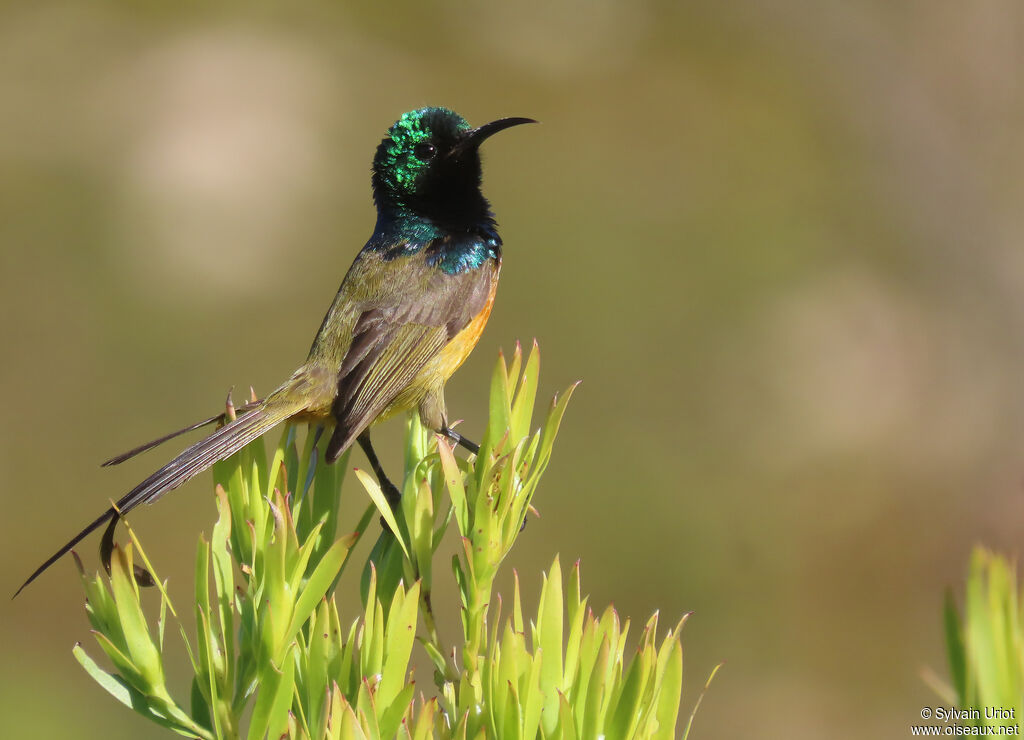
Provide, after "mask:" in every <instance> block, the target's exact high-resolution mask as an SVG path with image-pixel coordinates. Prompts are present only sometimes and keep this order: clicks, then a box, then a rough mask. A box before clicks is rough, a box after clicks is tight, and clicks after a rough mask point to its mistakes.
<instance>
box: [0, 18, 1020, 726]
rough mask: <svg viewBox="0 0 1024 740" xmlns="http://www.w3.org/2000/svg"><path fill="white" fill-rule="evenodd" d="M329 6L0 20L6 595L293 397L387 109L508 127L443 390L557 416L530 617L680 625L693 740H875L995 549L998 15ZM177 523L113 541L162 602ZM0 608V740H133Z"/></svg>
mask: <svg viewBox="0 0 1024 740" xmlns="http://www.w3.org/2000/svg"><path fill="white" fill-rule="evenodd" d="M340 5H341V4H338V3H328V2H319V3H304V4H302V6H301V7H297V4H288V5H287V6H281V7H277V6H274V5H273V4H259V6H258V7H244V6H242V5H241V4H239V5H226V6H224V7H221V8H219V9H216V10H212V9H209V8H206V9H202V8H200V7H199V4H192V3H184V4H177V3H174V4H169V3H165V4H156V3H149V4H136V3H127V2H124V3H109V4H104V3H89V4H85V3H73V2H66V3H60V2H58V3H53V2H34V3H20V4H12V3H8V4H6V5H5V6H4V7H3V9H2V10H0V307H2V314H0V316H2V321H0V347H2V353H3V359H2V362H0V388H2V389H3V402H2V408H3V424H0V478H2V480H3V493H2V496H3V502H4V516H3V524H2V533H3V534H2V537H0V559H2V562H3V563H4V568H3V573H4V578H3V584H4V585H3V588H4V589H6V590H7V591H8V592H13V590H14V589H15V588H16V587H17V585H18V584H19V583H20V582H21V580H22V579H23V578H24V576H25V575H27V573H28V572H30V571H31V569H32V568H33V567H34V566H35V565H36V564H37V563H38V562H39V561H40V560H41V559H42V558H43V557H45V556H46V555H48V554H49V553H50V552H51V551H52V550H53V549H54V548H55V547H56V546H57V545H59V544H60V543H61V542H63V541H64V539H66V537H67V536H68V535H70V534H71V533H73V532H74V531H76V530H77V528H78V527H79V526H80V525H81V524H82V523H84V522H86V521H89V520H91V518H92V517H93V516H95V515H96V514H97V513H98V512H99V511H100V510H101V509H102V508H103V507H104V506H105V503H106V502H107V501H108V500H109V499H110V498H116V497H117V496H119V495H120V494H121V493H122V492H123V491H124V490H126V489H127V488H128V487H129V486H130V485H132V484H134V483H135V482H136V481H137V480H138V479H140V478H141V477H143V476H144V475H145V474H147V473H148V472H150V469H151V468H152V467H154V466H155V465H157V464H158V463H159V462H161V461H162V460H163V459H164V458H165V456H166V455H168V454H170V453H171V452H173V450H161V451H159V452H155V453H150V454H149V455H147V456H146V457H144V458H142V459H140V460H137V461H134V462H132V463H129V464H127V465H124V466H122V467H121V468H117V469H108V470H101V469H99V467H98V466H97V463H98V462H99V461H100V460H102V459H105V458H106V457H108V456H109V455H111V454H113V453H116V452H120V451H121V450H122V449H124V448H127V447H131V446H133V445H134V444H136V443H138V442H140V441H143V440H145V439H149V438H151V437H152V436H155V435H156V434H158V433H160V432H163V431H165V430H167V429H170V428H176V427H178V426H181V425H183V424H185V423H188V422H190V421H193V420H195V419H198V418H202V417H204V416H206V415H209V414H211V413H215V412H216V411H217V409H218V408H219V407H220V404H221V403H222V399H223V397H224V394H225V391H226V390H227V388H228V387H230V386H232V385H236V386H238V387H239V388H247V387H248V385H249V384H252V385H254V386H255V387H256V388H257V389H258V390H259V391H261V392H266V391H267V390H269V389H270V388H272V387H273V386H275V385H276V384H277V383H278V382H279V381H280V380H282V379H283V378H284V377H286V376H287V374H288V373H290V372H291V370H292V369H293V368H294V367H295V366H297V364H298V363H299V362H300V361H301V360H302V358H303V357H304V355H305V351H306V350H307V348H308V345H309V342H310V340H311V339H312V336H313V334H314V332H315V329H316V327H317V326H318V324H319V321H320V319H321V317H322V315H323V312H324V311H325V310H326V308H327V306H328V304H329V303H330V300H331V298H332V297H333V295H334V292H335V290H336V289H337V286H338V283H339V282H340V280H341V277H342V276H343V274H344V271H345V270H346V269H347V267H348V265H349V263H350V262H351V260H352V257H353V256H354V254H355V253H356V251H357V250H358V248H359V247H360V246H361V245H362V243H363V241H364V240H365V238H366V237H367V236H368V234H369V232H370V229H371V227H372V223H373V209H372V205H371V202H370V197H369V164H370V158H371V155H372V152H373V149H374V147H375V146H376V144H377V142H378V141H379V140H380V137H381V136H382V134H383V132H384V131H385V129H386V128H387V126H388V125H390V123H391V122H392V121H393V120H394V119H395V118H396V117H397V116H398V115H399V114H400V113H402V112H403V111H405V110H408V109H411V108H414V107H419V106H421V105H437V104H441V105H447V106H450V107H452V108H454V109H456V110H458V111H459V112H461V113H462V114H463V115H465V116H466V117H467V118H468V119H469V120H470V121H471V122H472V123H481V122H484V121H487V120H490V119H492V118H497V117H500V116H506V115H525V116H532V117H535V118H538V119H541V120H542V121H543V125H542V126H539V127H530V128H523V129H517V130H515V131H514V132H510V133H508V134H503V135H502V136H500V137H496V138H495V139H494V140H493V141H492V142H489V143H488V144H487V147H486V162H485V185H486V193H487V195H488V196H489V197H490V199H491V201H492V203H493V205H494V207H495V210H496V212H497V214H498V217H499V221H500V223H501V226H502V234H503V236H504V238H505V243H506V250H505V254H506V259H505V266H504V271H503V277H502V285H501V289H500V291H499V297H498V302H497V305H496V308H495V311H494V314H493V317H492V319H491V323H490V326H489V327H488V329H487V331H486V333H485V334H484V337H483V339H482V341H481V343H480V345H479V348H478V349H477V351H476V353H475V354H474V356H473V357H472V358H471V359H470V361H469V362H468V363H467V364H466V365H465V366H464V367H463V369H462V370H461V371H460V372H459V374H458V375H456V376H455V379H454V380H453V382H452V383H450V385H449V407H450V408H451V409H452V411H453V413H454V414H455V415H457V416H464V417H465V418H466V420H467V421H466V423H465V426H464V429H465V430H466V431H467V433H468V434H469V435H470V436H479V433H480V429H481V428H482V424H483V414H484V410H485V406H486V385H487V381H488V376H489V373H490V368H491V366H492V363H493V361H494V358H495V356H496V353H497V351H498V348H499V347H504V348H505V349H506V350H508V349H510V348H511V346H512V345H513V343H514V342H515V340H516V339H517V338H518V339H522V340H524V341H529V340H530V339H531V338H533V337H536V338H537V339H538V340H539V341H540V343H541V346H542V348H543V357H544V359H543V371H542V384H543V386H542V387H543V390H544V392H545V394H550V393H552V392H554V391H555V390H557V389H560V388H562V387H565V386H566V385H568V384H569V383H570V382H571V381H573V380H575V379H577V378H582V379H583V381H584V383H583V386H582V387H581V388H580V390H579V392H578V395H577V396H576V398H575V399H574V401H573V404H572V405H571V406H570V410H569V414H568V417H567V420H566V422H565V424H564V427H563V431H562V435H561V437H560V440H559V444H558V446H557V448H556V454H555V458H554V460H553V462H552V465H551V468H550V469H549V472H548V474H547V477H546V479H545V481H544V483H543V484H542V487H541V489H540V491H539V492H538V496H537V499H536V504H537V506H538V508H539V509H540V511H541V514H542V518H541V519H539V520H537V521H534V522H532V523H531V524H530V526H529V527H528V529H527V530H526V532H525V533H524V535H523V537H522V538H521V540H520V544H519V546H518V548H517V549H516V550H515V551H514V552H513V554H512V556H511V558H510V560H511V565H514V566H515V567H516V568H518V570H519V572H520V574H521V575H522V577H523V581H524V585H525V587H526V593H527V594H528V595H529V598H530V600H531V602H532V601H533V600H535V599H536V594H537V590H538V587H539V575H538V573H539V570H540V569H541V568H542V567H546V566H547V565H548V564H549V563H550V562H551V559H552V558H553V557H554V555H555V554H556V553H560V554H561V557H562V559H563V562H566V563H568V562H571V561H573V560H575V559H576V558H581V559H582V562H583V576H584V587H585V589H586V590H587V591H589V592H590V593H591V594H592V599H593V603H595V604H597V605H604V604H607V603H608V602H611V601H614V603H615V605H616V607H617V608H618V609H619V611H620V613H622V614H623V615H630V616H632V617H633V618H634V619H635V620H643V619H645V618H646V617H647V615H648V614H649V613H650V612H652V611H653V610H655V609H660V610H661V614H662V616H663V619H664V620H665V621H666V622H674V621H675V619H676V618H678V616H679V615H681V614H682V613H683V612H687V611H691V610H692V611H693V612H694V615H693V617H692V619H691V621H690V622H689V623H688V625H687V627H686V629H685V631H684V646H685V649H686V674H687V676H686V687H685V704H684V707H685V708H687V709H688V708H689V707H690V706H692V704H693V702H694V701H695V699H696V697H697V695H698V693H699V690H700V688H701V686H702V685H703V683H704V680H705V678H706V676H707V675H708V673H709V672H710V671H711V669H712V668H713V666H714V665H716V664H717V663H718V662H719V661H725V662H726V665H725V667H724V668H723V670H722V671H721V672H720V673H719V675H718V677H717V679H716V681H715V683H714V684H713V685H712V688H711V690H710V692H709V693H708V694H707V697H706V699H705V701H704V703H703V705H702V707H701V709H700V712H699V713H698V715H697V718H696V721H695V725H694V735H693V736H694V737H698V738H709V739H711V738H737V737H750V738H754V737H764V738H777V737H790V738H820V737H829V738H839V739H844V738H865V737H903V736H905V735H907V734H908V726H909V725H910V724H911V723H913V722H915V721H917V719H918V716H919V712H920V708H921V707H922V706H923V705H926V704H934V703H937V699H936V697H935V695H934V694H933V693H932V692H931V691H930V690H929V689H928V688H927V686H926V685H925V683H924V682H923V681H922V678H921V675H920V674H921V671H922V669H926V668H930V669H932V670H934V671H936V672H938V673H939V674H944V673H945V660H944V655H943V650H942V636H941V623H940V606H941V599H942V592H943V589H944V588H945V587H946V586H947V585H953V586H956V584H958V583H959V582H960V581H961V579H962V577H963V574H964V572H965V567H966V558H967V554H968V552H969V549H970V548H971V546H972V545H974V544H975V543H979V542H981V543H986V544H988V545H991V546H994V547H997V548H1000V549H1003V550H1005V551H1007V552H1009V553H1011V554H1014V553H1016V552H1017V551H1018V548H1019V542H1020V538H1021V534H1022V529H1024V525H1022V522H1024V498H1022V491H1021V476H1022V473H1024V459H1022V451H1024V397H1022V393H1021V386H1022V384H1024V326H1022V323H1024V299H1022V296H1024V253H1022V251H1021V239H1022V236H1024V208H1022V207H1021V202H1022V195H1024V192H1022V191H1024V178H1022V167H1024V87H1022V79H1021V70H1022V69H1024V11H1022V10H1021V6H1020V5H1019V4H1018V3H1015V2H1009V1H1007V2H997V1H992V2H984V3H962V2H910V3H890V2H882V1H880V0H879V1H877V2H861V3H842V2H834V1H831V0H830V1H828V2H816V3H815V2H796V1H794V0H777V1H776V2H771V3H750V2H732V1H722V0H718V1H716V2H702V3H682V2H657V1H655V0H634V1H632V2H615V1H613V0H591V1H589V2H584V1H583V0H576V1H575V2H565V1H559V2H548V1H546V0H526V1H524V2H518V3H500V2H484V3H473V4H469V3H465V4H463V3H459V4H448V3H442V2H430V1H427V0H421V1H420V2H416V3H379V4H371V3H364V4H359V5H358V6H355V7H339V6H340ZM242 395H244V394H242ZM400 427H401V424H399V423H397V422H392V423H390V424H389V425H387V426H386V427H385V428H384V429H382V431H381V432H380V433H379V435H378V436H379V439H380V443H379V444H380V446H381V447H382V449H383V450H384V455H383V456H384V458H385V462H386V463H388V464H390V465H391V466H392V467H393V466H394V464H395V463H396V462H397V461H398V460H399V453H398V446H399V443H400V432H401V428H400ZM352 464H362V463H361V458H358V456H356V457H353V463H352ZM350 484H351V485H350V486H349V487H348V489H347V491H348V492H349V495H350V496H351V497H352V498H353V500H357V501H358V499H357V498H356V497H358V496H359V495H361V494H360V493H359V490H358V488H357V487H356V486H355V485H354V482H353V481H350ZM209 489H210V482H209V479H208V477H206V476H203V477H201V478H200V479H199V480H198V481H195V482H193V483H192V484H190V485H189V486H188V487H187V488H184V489H182V490H181V491H179V492H177V493H175V494H174V495H172V496H168V497H167V498H165V499H164V500H162V501H161V503H160V505H159V506H157V507H154V508H149V507H146V508H145V510H140V511H138V512H137V513H136V514H134V515H133V517H132V522H133V524H134V525H135V527H136V529H137V530H138V531H139V532H140V534H141V536H142V537H143V539H144V541H145V542H146V544H147V546H148V549H149V551H150V554H151V555H152V556H153V557H154V559H155V560H156V562H157V563H158V564H159V567H160V569H161V572H162V574H163V575H165V576H168V577H170V579H171V583H172V588H174V587H176V588H178V589H180V590H181V592H182V593H183V594H186V595H187V594H188V593H189V591H190V589H191V570H192V569H191V563H192V561H193V553H194V547H195V541H196V538H197V536H198V533H199V532H200V531H202V530H204V529H205V530H207V531H208V529H209V526H210V524H211V522H212V517H213V507H212V499H211V497H210V496H209V492H210V490H209ZM96 539H97V538H95V537H94V538H92V539H91V540H90V541H89V542H87V543H86V545H85V546H83V547H82V548H80V550H81V552H82V554H83V555H84V556H85V558H86V560H87V562H88V563H89V565H90V566H91V567H96V561H97V557H96V550H95V548H96V546H97V541H96ZM0 603H2V604H3V605H2V606H0V620H2V630H3V635H4V640H3V642H4V647H3V651H2V658H0V661H2V662H0V718H2V719H0V722H3V723H4V725H5V727H3V728H0V734H2V735H3V736H5V737H39V738H55V737H62V738H63V737H74V738H101V737H102V738H109V737H139V736H144V737H156V736H158V731H157V729H156V728H155V727H153V726H151V725H148V724H147V723H145V722H144V721H143V720H141V719H139V718H137V717H136V716H135V715H133V714H132V713H131V712H130V711H128V710H127V709H124V708H122V707H120V706H118V705H115V704H114V703H113V702H112V701H111V700H109V699H108V698H107V696H106V695H105V694H103V693H102V692H101V690H100V689H99V688H98V687H97V686H96V685H94V684H93V683H92V682H91V681H90V680H89V679H88V678H87V677H86V675H85V674H84V672H83V671H82V670H80V668H79V667H78V665H77V664H76V663H75V662H74V660H73V658H72V656H71V653H70V649H71V647H72V645H73V644H74V642H75V641H76V640H81V641H83V642H84V643H86V644H87V645H90V646H91V645H92V641H91V638H90V635H89V633H88V629H87V623H86V620H85V617H84V614H83V611H82V594H81V590H80V587H79V584H78V581H77V578H76V576H75V573H74V569H73V567H72V564H71V562H70V561H65V562H62V563H60V564H59V565H58V566H57V567H56V568H54V569H53V570H52V571H51V572H49V573H48V574H47V575H46V576H45V577H44V578H42V579H41V580H40V581H39V582H38V583H37V584H35V585H34V586H33V587H32V588H31V589H30V590H29V591H27V592H26V593H25V594H23V595H22V596H21V597H20V598H19V599H18V600H17V601H15V602H3V600H2V599H0ZM448 618H449V621H448V622H447V624H448V627H447V629H449V630H454V626H453V625H454V623H453V622H452V621H451V619H453V618H454V612H452V613H450V614H449V615H448ZM427 683H429V682H427Z"/></svg>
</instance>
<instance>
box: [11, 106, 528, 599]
mask: <svg viewBox="0 0 1024 740" xmlns="http://www.w3.org/2000/svg"><path fill="white" fill-rule="evenodd" d="M524 123H536V121H534V120H533V119H531V118H518V117H514V118H501V119H498V120H496V121H491V122H490V123H485V124H484V125H483V126H478V127H476V128H471V127H470V126H469V124H468V123H467V122H466V120H465V119H464V118H463V117H462V116H460V115H458V114H457V113H455V112H454V111H451V110H448V109H447V108H420V109H419V110H414V111H410V112H409V113H406V114H404V115H403V116H402V117H401V118H399V119H398V120H397V121H396V122H395V123H394V125H392V126H391V128H390V129H388V133H387V136H386V137H384V139H383V141H381V143H380V145H379V146H378V147H377V152H376V155H375V156H374V158H373V176H372V186H373V201H374V204H375V205H376V207H377V223H376V226H375V227H374V230H373V234H372V235H371V236H370V239H369V240H368V241H367V242H366V245H365V246H364V247H363V248H362V250H360V252H359V254H358V255H356V258H355V260H354V261H353V263H352V266H351V267H350V268H349V270H348V273H347V274H346V275H345V278H344V279H343V280H342V282H341V287H340V288H339V289H338V294H337V295H336V296H335V298H334V302H333V303H332V304H331V307H330V309H329V310H328V311H327V315H326V316H324V320H323V322H322V323H321V324H320V329H319V330H318V331H317V333H316V338H315V339H314V340H313V346H312V347H311V348H310V350H309V356H308V357H307V358H306V361H305V362H304V363H303V364H302V366H301V367H299V369H298V370H296V371H295V372H294V373H292V376H291V377H290V378H288V380H286V381H285V382H284V383H283V384H282V385H281V386H280V387H278V388H277V389H276V390H274V391H273V392H272V393H270V394H269V395H267V396H266V398H264V399H263V400H259V401H254V402H252V403H250V404H247V405H246V406H244V407H241V408H239V409H238V411H239V412H240V415H238V416H237V417H236V418H234V419H233V420H230V419H228V417H227V415H226V414H222V415H220V416H215V417H212V418H210V419H207V420H205V421H202V422H199V423H198V424H193V425H192V426H189V427H186V428H185V429H182V430H179V431H177V432H172V433H171V434H168V435H165V436H164V437H161V438H160V439H157V440H154V441H153V442H150V443H147V444H145V445H142V446H141V447H137V448H136V449H134V450H131V451H130V452H127V453H125V454H124V455H120V456H118V457H115V458H113V459H111V460H108V461H107V463H105V464H116V463H119V462H123V461H124V460H127V459H128V458H129V457H132V456H134V455H135V454H138V453H139V452H142V451H144V450H147V449H149V448H151V447H153V446H155V445H157V444H160V443H161V442H165V441H167V440H169V439H172V438H173V437H176V436H178V435H179V434H182V433H184V432H188V431H192V430H193V429H198V428H200V427H202V426H205V425H207V424H212V423H215V422H224V421H226V422H227V423H225V424H224V425H223V426H221V427H219V428H218V429H217V430H216V431H214V432H213V433H212V434H210V435H209V436H207V437H205V438H203V439H201V440H199V441H198V442H196V443H195V444H193V445H192V446H191V447H189V448H187V449H186V450H185V451H184V452H182V453H181V454H180V455H178V456H177V457H175V458H174V459H173V460H171V461H170V462H169V463H167V464H166V465H164V466H163V467H162V468H160V469H159V470H157V471H156V472H155V473H153V474H152V475H151V476H149V477H148V478H146V479H145V480H144V481H142V482H141V483H139V485H137V486H135V488H133V489H132V490H131V491H129V492H128V493H126V494H125V495H124V496H122V497H121V499H120V500H119V501H118V502H117V503H116V504H115V505H113V506H111V507H110V508H109V509H107V510H106V511H105V512H103V514H101V515H100V516H99V517H97V519H96V520H95V521H93V522H92V523H90V524H89V525H88V526H87V527H85V529H83V530H82V531H81V532H79V533H78V534H76V535H75V536H74V537H73V538H71V540H70V541H69V542H68V543H67V544H65V545H64V546H63V547H61V548H60V549H59V550H57V552H55V553H54V554H53V555H51V556H50V557H49V558H48V559H47V560H46V562H44V563H43V564H42V565H40V566H39V567H38V568H37V569H36V570H35V572H34V573H32V575H31V576H29V577H28V580H26V581H25V583H23V584H22V586H21V588H19V589H18V591H17V592H16V593H15V594H14V595H15V596H17V595H18V594H19V593H21V591H22V590H23V589H24V588H25V587H26V586H28V585H29V584H30V583H32V581H34V580H35V579H36V578H37V577H38V576H39V575H40V574H41V573H42V572H43V571H45V570H46V569H47V568H49V567H50V566H51V565H53V563H55V562H56V561H57V560H58V559H60V558H61V557H62V556H63V555H65V554H67V553H68V552H69V551H70V550H71V548H73V547H74V546H75V545H76V544H78V542H80V541H81V540H82V539H83V538H84V537H86V536H87V535H88V534H89V533H90V532H92V531H93V530H95V529H97V528H98V527H100V526H101V525H103V524H104V523H106V522H110V523H111V524H110V526H109V527H108V530H107V535H105V536H104V541H105V543H104V547H107V543H106V540H107V539H108V538H110V541H111V542H112V537H113V526H114V524H116V522H117V519H118V518H119V517H121V516H124V515H125V514H127V513H128V512H129V511H131V510H132V509H134V508H135V507H136V506H138V505H139V504H142V503H146V504H151V503H153V502H154V501H156V500H157V499H158V498H160V497H161V496H163V495H164V494H165V493H167V492H168V491H170V490H173V489H175V488H177V487H178V486H180V485H182V484H183V483H185V482H186V481H188V480H189V479H191V478H192V477H194V476H196V475H198V474H199V473H201V472H203V471H204V470H206V469H207V468H209V467H210V466H211V465H213V464H214V463H215V462H217V461H219V460H223V459H224V458H226V457H228V456H230V455H232V454H234V453H235V452H238V451H239V450H240V449H242V448H243V447H244V446H245V445H247V444H249V443H250V442H252V441H253V440H254V439H256V438H257V437H259V436H261V435H263V434H265V433H266V432H267V431H269V430H270V429H272V428H273V427H275V426H277V425H278V424H280V423H282V422H284V421H300V422H307V423H311V424H316V425H323V426H324V427H328V428H329V427H330V426H333V432H332V433H331V436H330V439H329V441H328V443H327V448H326V451H325V454H324V459H325V460H326V461H327V462H328V463H332V462H334V461H335V460H337V459H338V457H339V456H340V455H341V454H342V453H343V452H345V450H347V449H348V448H349V447H350V446H351V445H352V443H353V442H355V441H358V442H359V445H360V447H362V449H363V451H364V452H365V453H366V456H367V459H368V460H369V462H370V465H371V467H372V468H373V470H374V473H375V474H376V476H377V478H378V480H380V482H381V488H382V489H383V490H384V492H385V494H386V495H387V497H388V499H389V501H391V503H392V505H393V504H394V502H395V501H396V500H397V498H398V495H399V494H398V490H397V488H396V487H395V486H394V485H393V484H392V483H390V481H388V480H387V477H386V476H385V475H384V472H383V470H382V469H381V466H380V463H379V461H378V459H377V456H376V454H375V453H374V450H373V446H372V445H371V443H370V433H369V428H370V426H371V425H372V424H375V423H377V422H379V421H383V420H384V419H387V418H389V417H391V416H394V415H395V414H398V413H400V412H402V411H405V410H408V409H412V408H414V407H417V408H418V411H419V415H420V419H421V420H422V421H423V424H424V426H426V427H427V428H429V429H433V430H435V431H436V432H438V433H439V434H442V435H444V436H446V437H448V438H449V439H451V440H452V441H453V442H454V443H456V444H460V445H462V446H463V447H465V448H466V449H467V450H469V451H470V452H471V453H473V454H476V453H478V452H479V447H478V446H477V445H476V444H474V443H472V442H470V441H469V440H467V439H466V438H465V437H463V436H462V435H460V434H459V433H458V432H456V431H454V430H453V429H451V428H449V426H448V416H447V411H446V408H445V402H444V385H445V382H446V381H447V380H448V378H449V377H451V375H452V373H454V372H455V370H456V369H458V367H459V366H460V365H461V364H462V363H463V361H465V359H466V357H468V356H469V353H470V352H471V351H472V350H473V347H475V346H476V343H477V341H478V340H479V339H480V334H481V333H482V332H483V329H484V325H485V324H486V323H487V319H488V317H489V316H490V313H491V306H492V305H493V304H494V295H495V291H496V289H497V287H498V273H499V272H500V270H501V247H502V242H501V237H499V236H498V231H497V225H496V222H495V220H494V214H493V213H492V211H491V207H490V204H489V203H488V202H487V199H486V198H484V196H483V193H482V192H481V191H480V183H481V178H482V172H481V167H480V152H479V149H480V145H481V144H482V143H483V142H484V141H485V140H486V139H488V138H489V137H490V136H492V135H493V134H496V133H498V132H499V131H504V130H505V129H507V128H510V127H512V126H518V125H520V124H524ZM108 554H109V553H108ZM104 559H105V560H107V559H108V557H107V556H106V555H105V556H104Z"/></svg>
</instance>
